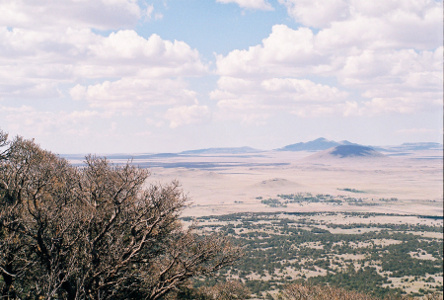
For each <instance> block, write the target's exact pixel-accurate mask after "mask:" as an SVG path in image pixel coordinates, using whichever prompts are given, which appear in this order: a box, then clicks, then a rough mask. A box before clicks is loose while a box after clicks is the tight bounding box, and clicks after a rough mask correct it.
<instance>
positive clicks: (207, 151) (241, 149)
mask: <svg viewBox="0 0 444 300" xmlns="http://www.w3.org/2000/svg"><path fill="white" fill-rule="evenodd" d="M256 152H260V150H257V149H254V148H251V147H234V148H207V149H197V150H187V151H183V152H181V153H180V154H188V155H190V154H191V155H193V154H243V153H256Z"/></svg>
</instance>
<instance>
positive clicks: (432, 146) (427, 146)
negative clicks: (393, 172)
mask: <svg viewBox="0 0 444 300" xmlns="http://www.w3.org/2000/svg"><path fill="white" fill-rule="evenodd" d="M392 148H394V149H396V150H403V151H405V150H413V151H415V150H442V148H443V145H442V144H440V143H404V144H402V145H400V146H395V147H392Z"/></svg>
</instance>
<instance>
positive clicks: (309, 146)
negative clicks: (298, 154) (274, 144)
mask: <svg viewBox="0 0 444 300" xmlns="http://www.w3.org/2000/svg"><path fill="white" fill-rule="evenodd" d="M340 145H357V144H354V143H351V142H349V141H340V142H336V141H330V140H327V139H325V138H322V137H321V138H318V139H316V140H313V141H309V142H305V143H304V142H301V143H296V144H291V145H287V146H285V147H282V148H279V149H276V150H277V151H320V150H327V149H330V148H332V147H336V146H340Z"/></svg>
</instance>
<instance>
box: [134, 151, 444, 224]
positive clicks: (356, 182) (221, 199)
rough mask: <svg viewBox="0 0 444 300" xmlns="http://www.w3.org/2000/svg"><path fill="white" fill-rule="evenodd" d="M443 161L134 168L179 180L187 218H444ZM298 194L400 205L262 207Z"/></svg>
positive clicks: (180, 163) (186, 160) (179, 159)
mask: <svg viewBox="0 0 444 300" xmlns="http://www.w3.org/2000/svg"><path fill="white" fill-rule="evenodd" d="M441 155H442V152H441V151H440V150H426V151H414V152H410V153H404V154H403V155H402V156H386V157H379V158H373V157H372V158H365V157H364V158H329V157H323V158H316V157H313V156H315V155H313V152H287V151H270V152H258V153H253V154H251V153H250V154H207V155H192V156H181V155H179V156H170V157H153V158H150V159H148V160H143V161H142V160H138V159H135V160H134V163H135V164H139V165H141V166H144V167H148V168H149V169H150V170H151V177H150V180H149V181H150V182H156V183H167V182H170V181H171V180H178V181H179V182H180V183H181V185H182V187H183V190H184V192H185V193H186V194H187V195H188V197H189V200H190V205H189V207H188V208H187V209H186V211H185V212H184V213H185V215H190V216H201V215H212V214H218V215H219V214H227V213H234V212H259V211H261V212H266V211H282V210H286V211H295V212H297V211H300V212H309V211H314V212H317V211H361V212H379V213H396V214H420V215H433V216H442V215H443V184H442V182H443V171H442V170H443V165H442V164H443V161H442V156H441ZM161 164H164V165H162V166H161V167H159V165H161ZM150 165H151V166H152V167H150ZM343 189H354V190H359V191H362V193H359V194H356V193H354V192H350V191H344V190H343ZM292 193H293V194H295V193H312V194H314V195H316V194H329V195H333V196H337V195H342V196H352V197H359V198H363V199H366V200H367V201H372V199H373V201H376V200H377V199H381V198H397V199H398V201H396V202H389V203H379V204H378V205H368V206H365V205H364V206H355V205H341V206H337V205H331V204H322V203H304V204H303V205H300V204H289V205H288V206H287V207H286V208H282V207H276V208H272V207H269V206H267V205H264V204H263V203H261V200H260V199H266V198H273V197H276V196H277V195H278V194H292Z"/></svg>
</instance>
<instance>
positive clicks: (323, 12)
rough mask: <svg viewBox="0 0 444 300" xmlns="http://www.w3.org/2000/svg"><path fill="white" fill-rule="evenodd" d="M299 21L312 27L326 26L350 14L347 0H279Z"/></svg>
mask: <svg viewBox="0 0 444 300" xmlns="http://www.w3.org/2000/svg"><path fill="white" fill-rule="evenodd" d="M279 3H281V4H283V5H285V6H286V7H287V11H288V14H289V15H290V16H291V17H292V18H293V19H295V20H296V21H297V22H300V23H302V24H303V25H306V26H310V27H317V28H320V27H325V26H327V25H329V24H330V23H331V22H333V21H339V20H344V19H346V18H347V17H349V15H350V9H349V5H348V3H347V1H346V0H330V1H322V0H279Z"/></svg>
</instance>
